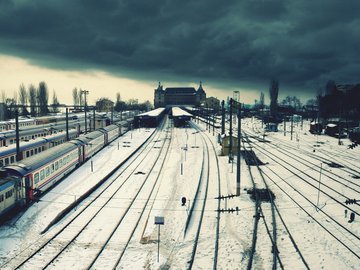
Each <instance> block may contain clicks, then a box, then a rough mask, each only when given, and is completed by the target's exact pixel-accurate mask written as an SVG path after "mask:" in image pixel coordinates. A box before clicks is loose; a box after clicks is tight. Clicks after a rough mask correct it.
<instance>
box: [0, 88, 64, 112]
mask: <svg viewBox="0 0 360 270" xmlns="http://www.w3.org/2000/svg"><path fill="white" fill-rule="evenodd" d="M1 99H2V103H3V104H4V117H5V119H11V118H14V116H15V110H16V109H18V111H19V114H20V115H23V116H28V115H30V116H41V115H46V114H48V113H49V112H58V111H59V106H60V103H59V100H58V98H57V96H56V93H55V91H54V93H53V99H52V103H51V104H50V106H49V90H48V87H47V85H46V83H45V82H40V83H39V85H38V86H37V87H36V86H35V85H33V84H30V85H29V87H28V88H27V89H26V87H25V85H24V84H21V85H20V87H19V91H18V92H15V93H14V96H13V97H12V98H10V97H6V95H5V92H4V91H3V92H2V93H1Z"/></svg>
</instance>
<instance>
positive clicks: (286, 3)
mask: <svg viewBox="0 0 360 270" xmlns="http://www.w3.org/2000/svg"><path fill="white" fill-rule="evenodd" d="M359 10H360V1H358V0H346V1H340V0H339V1H335V0H316V1H309V0H278V1H277V0H241V1H239V0H226V1H218V0H196V1H194V0H192V1H187V0H183V1H176V0H156V1H149V0H123V1H115V0H101V1H100V0H61V1H59V0H46V1H43V0H0V60H1V67H0V72H1V80H0V90H4V91H6V92H7V93H11V92H12V91H14V90H17V89H18V87H19V85H20V83H22V82H23V83H25V85H28V84H29V83H34V84H38V83H39V81H40V80H44V81H45V82H47V84H48V86H49V89H50V90H53V89H54V90H55V91H56V92H57V95H58V97H59V99H60V101H62V96H63V97H64V98H63V99H65V102H70V101H71V90H72V89H73V88H74V87H82V88H87V89H88V90H89V91H90V97H92V98H93V100H95V99H96V98H98V97H101V96H108V97H110V98H112V99H115V93H116V92H118V91H120V92H121V95H122V97H124V98H126V99H127V98H131V97H134V98H139V99H140V100H144V99H150V100H152V99H153V90H154V88H155V87H156V86H157V83H158V81H161V82H162V84H163V85H164V86H165V87H168V86H169V87H171V86H195V87H197V86H198V82H199V81H200V80H201V81H203V83H204V88H205V90H207V92H208V95H213V96H218V97H219V98H225V97H226V96H227V95H231V93H232V91H234V90H240V91H241V96H242V98H243V100H245V101H246V102H253V100H254V98H257V97H258V96H259V95H260V91H264V92H265V93H266V94H267V92H268V87H269V81H270V79H271V78H278V79H279V81H280V95H281V96H283V95H285V94H290V95H303V96H304V97H311V96H313V95H315V94H316V92H317V90H318V89H319V88H320V87H324V85H325V84H326V82H327V80H329V79H333V80H335V81H337V82H344V83H354V82H359V71H360V52H359V51H360V45H359V41H360V27H359V25H360V16H359ZM12 72H16V74H17V76H13V75H11V74H12ZM102 85H103V87H102ZM9 95H10V94H9Z"/></svg>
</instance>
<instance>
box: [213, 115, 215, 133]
mask: <svg viewBox="0 0 360 270" xmlns="http://www.w3.org/2000/svg"><path fill="white" fill-rule="evenodd" d="M214 135H215V110H213V136H214Z"/></svg>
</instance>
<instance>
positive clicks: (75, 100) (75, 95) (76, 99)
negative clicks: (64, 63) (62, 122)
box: [72, 87, 79, 106]
mask: <svg viewBox="0 0 360 270" xmlns="http://www.w3.org/2000/svg"><path fill="white" fill-rule="evenodd" d="M72 96H73V103H74V106H77V105H79V94H78V90H77V88H76V87H75V88H74V89H73V91H72Z"/></svg>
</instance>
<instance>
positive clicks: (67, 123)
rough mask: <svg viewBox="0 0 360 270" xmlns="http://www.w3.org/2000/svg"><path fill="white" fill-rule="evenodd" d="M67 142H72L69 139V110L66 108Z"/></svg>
mask: <svg viewBox="0 0 360 270" xmlns="http://www.w3.org/2000/svg"><path fill="white" fill-rule="evenodd" d="M66 141H70V138H69V109H68V108H66Z"/></svg>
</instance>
